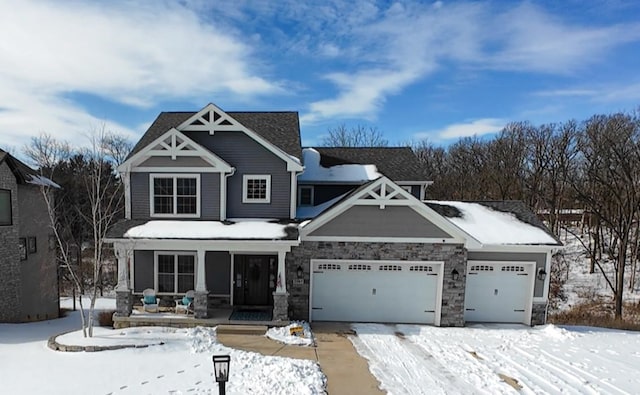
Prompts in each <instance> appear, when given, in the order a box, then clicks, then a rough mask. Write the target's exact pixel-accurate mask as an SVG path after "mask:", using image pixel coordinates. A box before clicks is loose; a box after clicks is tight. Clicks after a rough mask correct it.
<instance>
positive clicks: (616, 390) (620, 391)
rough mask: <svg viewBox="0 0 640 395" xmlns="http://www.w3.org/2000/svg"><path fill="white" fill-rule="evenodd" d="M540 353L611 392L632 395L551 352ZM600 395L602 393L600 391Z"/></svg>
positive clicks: (543, 351)
mask: <svg viewBox="0 0 640 395" xmlns="http://www.w3.org/2000/svg"><path fill="white" fill-rule="evenodd" d="M518 351H521V350H518ZM538 351H539V352H540V353H542V354H544V355H545V356H546V357H547V358H549V359H551V360H554V361H555V363H556V364H558V365H561V366H562V367H563V368H565V369H570V370H573V371H574V372H576V374H578V375H582V376H586V377H589V378H590V379H591V380H593V381H595V382H597V383H598V384H602V385H605V386H607V387H609V388H610V389H611V390H613V391H615V392H616V393H619V394H623V395H631V394H630V393H629V392H626V391H625V390H623V389H621V388H618V387H616V386H615V385H613V384H611V383H610V382H608V381H604V380H602V379H601V378H600V377H598V376H596V375H594V374H592V373H589V372H587V371H586V370H584V369H581V368H579V367H577V366H575V365H572V364H570V363H569V362H567V361H564V360H562V359H561V358H558V357H556V356H555V355H553V354H551V353H549V352H547V351H545V350H538ZM521 352H523V351H521ZM599 390H600V389H599ZM600 393H601V391H600Z"/></svg>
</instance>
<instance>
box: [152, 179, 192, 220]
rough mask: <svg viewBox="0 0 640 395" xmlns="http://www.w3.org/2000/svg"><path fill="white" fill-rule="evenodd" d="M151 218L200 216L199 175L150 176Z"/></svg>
mask: <svg viewBox="0 0 640 395" xmlns="http://www.w3.org/2000/svg"><path fill="white" fill-rule="evenodd" d="M150 179H151V180H150V183H151V185H150V195H151V199H150V200H151V201H150V204H151V216H152V217H198V216H200V175H199V174H189V175H174V174H151V176H150Z"/></svg>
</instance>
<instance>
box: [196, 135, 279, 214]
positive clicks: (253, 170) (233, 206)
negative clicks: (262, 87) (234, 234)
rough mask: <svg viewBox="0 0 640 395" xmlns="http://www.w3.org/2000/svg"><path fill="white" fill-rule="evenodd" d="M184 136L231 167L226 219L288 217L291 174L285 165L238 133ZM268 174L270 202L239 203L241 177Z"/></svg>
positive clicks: (240, 198) (253, 141)
mask: <svg viewBox="0 0 640 395" xmlns="http://www.w3.org/2000/svg"><path fill="white" fill-rule="evenodd" d="M185 134H186V135H187V136H188V137H189V138H191V139H193V140H194V141H196V142H197V143H198V144H201V145H203V146H205V147H206V148H207V149H209V150H210V151H211V152H213V153H215V154H216V155H218V156H219V157H220V158H222V159H223V160H224V161H226V162H227V163H229V164H230V165H231V166H233V167H235V169H236V171H235V173H234V175H233V176H231V177H229V178H228V179H227V217H229V218H289V216H290V204H291V191H290V189H291V175H290V174H289V172H287V165H286V162H285V161H284V160H282V159H280V158H278V157H277V156H276V155H274V154H273V153H272V152H270V151H269V150H267V149H266V148H264V147H263V146H262V145H260V144H258V143H257V142H256V141H255V140H253V139H252V138H250V137H249V136H247V135H246V134H244V133H242V132H215V134H214V135H213V136H211V135H209V134H208V133H206V132H185ZM245 174H257V175H265V174H270V175H271V203H242V178H243V177H242V176H243V175H245Z"/></svg>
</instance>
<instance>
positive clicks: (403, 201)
mask: <svg viewBox="0 0 640 395" xmlns="http://www.w3.org/2000/svg"><path fill="white" fill-rule="evenodd" d="M379 187H380V188H381V192H380V193H381V194H380V195H379V194H377V193H376V192H374V191H375V190H376V189H378V188H379ZM370 197H374V198H373V199H371V198H370ZM356 205H377V206H380V207H381V208H384V207H385V206H406V207H410V208H412V209H413V210H414V211H416V213H417V214H418V215H421V216H423V217H424V218H426V219H427V220H428V221H430V222H431V223H433V224H434V225H435V226H437V227H438V228H440V229H442V230H443V231H445V232H446V233H448V234H449V235H451V236H452V237H451V238H444V239H443V238H439V239H431V238H389V237H386V238H385V241H398V242H401V241H414V240H415V241H416V242H424V240H439V241H437V242H438V243H442V242H443V241H442V240H445V242H457V243H460V244H465V247H467V248H479V247H481V246H482V244H481V243H480V242H479V241H478V240H476V239H475V238H473V237H472V236H471V235H469V234H468V233H466V232H464V231H463V230H462V229H460V228H459V227H457V226H456V225H454V224H453V223H451V222H450V221H449V220H447V219H446V218H444V217H443V216H441V215H440V214H438V213H436V212H435V211H433V210H432V209H431V208H430V207H429V206H427V205H426V204H424V203H422V202H421V201H420V200H418V199H417V198H416V197H415V196H413V195H412V194H410V193H408V192H407V191H405V190H404V189H402V188H401V187H400V186H399V185H397V184H395V183H394V182H393V181H391V180H389V179H388V178H387V177H384V176H383V177H380V178H378V179H377V180H375V181H372V182H370V183H369V185H367V186H366V187H364V188H362V189H361V190H360V191H358V192H357V193H355V194H353V195H352V196H350V197H349V198H348V199H346V200H344V201H342V202H340V203H339V204H337V205H335V206H333V207H331V208H330V209H328V210H326V211H324V212H323V213H321V214H320V215H319V216H317V217H316V218H314V219H313V220H312V221H311V222H310V223H308V224H307V225H305V226H304V227H302V228H300V239H301V240H314V238H318V237H322V238H323V239H322V240H330V239H327V237H330V236H309V234H310V233H312V232H313V231H314V230H316V229H318V228H320V227H321V226H322V225H324V224H326V223H327V222H329V221H330V220H332V219H334V218H336V217H337V216H339V215H340V214H342V213H343V212H345V211H347V210H348V209H349V208H351V207H353V206H356ZM336 237H337V236H336ZM340 239H341V240H346V239H347V238H344V237H341V238H340ZM349 239H351V240H352V241H378V240H379V239H380V238H375V237H366V238H364V237H362V238H361V237H352V238H349ZM316 240H318V239H316ZM338 241H339V240H338ZM434 242H436V241H434Z"/></svg>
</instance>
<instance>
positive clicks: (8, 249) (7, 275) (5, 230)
mask: <svg viewBox="0 0 640 395" xmlns="http://www.w3.org/2000/svg"><path fill="white" fill-rule="evenodd" d="M0 188H1V189H8V190H10V191H11V208H12V210H11V212H12V217H13V221H12V225H10V226H0V273H2V277H1V278H2V284H0V322H18V321H20V316H21V314H22V312H21V308H20V306H21V300H20V298H21V296H22V293H21V288H22V284H21V281H20V280H21V278H20V251H19V249H18V219H19V213H18V184H17V182H16V177H15V176H14V175H13V173H12V172H11V170H9V166H8V165H7V164H6V163H4V162H3V163H0Z"/></svg>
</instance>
